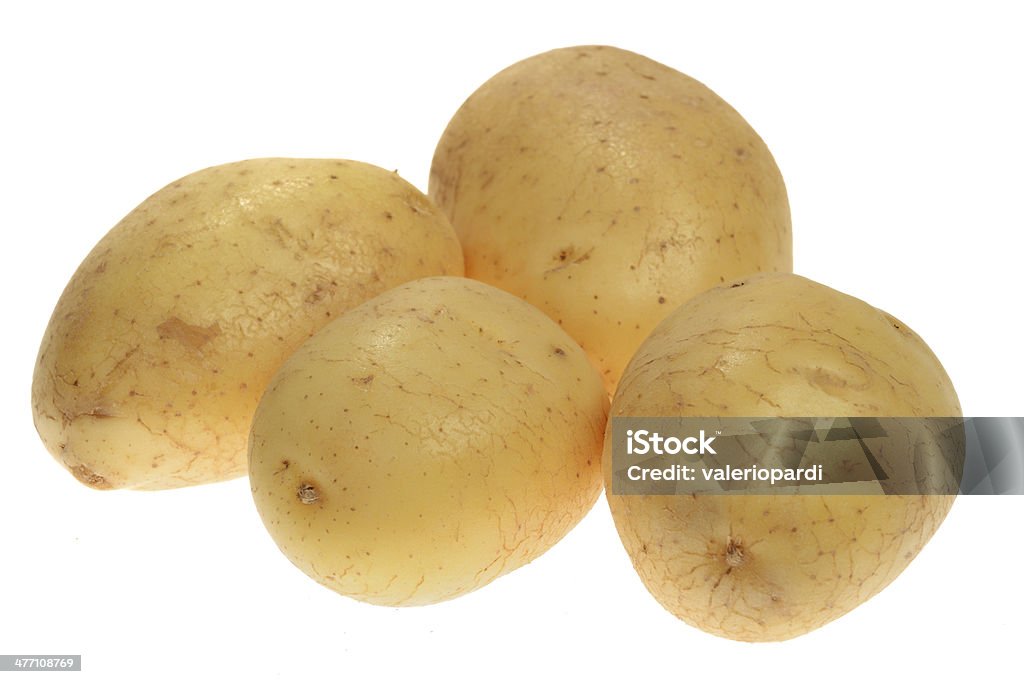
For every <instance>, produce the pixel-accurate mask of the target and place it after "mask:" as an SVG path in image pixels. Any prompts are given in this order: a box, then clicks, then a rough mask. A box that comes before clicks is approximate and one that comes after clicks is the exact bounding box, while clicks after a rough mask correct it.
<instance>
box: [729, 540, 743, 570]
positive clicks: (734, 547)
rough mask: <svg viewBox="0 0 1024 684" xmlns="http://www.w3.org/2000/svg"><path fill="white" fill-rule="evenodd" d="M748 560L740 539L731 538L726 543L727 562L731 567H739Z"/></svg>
mask: <svg viewBox="0 0 1024 684" xmlns="http://www.w3.org/2000/svg"><path fill="white" fill-rule="evenodd" d="M745 562H746V555H745V552H744V550H743V545H742V544H741V543H740V541H739V540H738V539H732V538H731V537H730V538H729V542H728V543H727V544H726V545H725V564H726V565H728V566H729V567H730V568H738V567H740V566H741V565H743V564H744V563H745Z"/></svg>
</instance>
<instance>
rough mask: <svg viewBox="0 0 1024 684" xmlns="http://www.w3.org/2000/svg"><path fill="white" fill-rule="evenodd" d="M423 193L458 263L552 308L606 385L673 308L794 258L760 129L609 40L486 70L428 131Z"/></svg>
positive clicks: (694, 85)
mask: <svg viewBox="0 0 1024 684" xmlns="http://www.w3.org/2000/svg"><path fill="white" fill-rule="evenodd" d="M430 196H431V197H432V198H433V199H434V200H435V201H436V202H437V204H438V206H440V207H441V208H442V209H443V210H444V211H445V212H446V213H447V214H448V216H449V217H450V218H451V220H452V223H453V224H454V225H455V229H456V231H458V234H459V239H460V240H461V241H462V245H463V249H464V251H465V254H466V275H468V276H469V277H471V278H476V279H479V280H482V281H484V282H487V283H491V284H493V285H496V286H498V287H501V288H503V289H505V290H508V291H509V292H512V293H513V294H517V295H519V296H521V297H523V298H525V299H526V300H527V301H529V302H531V303H533V304H534V305H536V306H538V307H539V308H541V309H542V310H543V311H545V312H546V313H547V314H548V315H549V316H551V317H552V318H554V319H555V320H556V321H558V322H559V323H560V324H561V325H562V326H563V327H564V328H565V329H566V330H567V331H569V333H570V334H571V335H572V336H573V337H574V338H575V339H576V341H577V342H579V343H580V344H581V345H582V346H583V348H584V349H585V350H586V351H587V353H588V354H589V355H590V357H591V359H592V360H593V361H594V363H595V365H596V366H597V367H598V369H599V370H600V371H601V373H602V375H603V376H604V379H605V384H606V386H607V387H608V389H609V391H611V390H613V389H614V388H615V384H616V383H617V382H618V379H619V375H620V374H621V373H622V369H623V368H624V367H625V365H626V363H627V362H628V361H629V358H630V357H631V356H632V355H633V352H634V351H636V348H637V347H638V346H639V345H640V343H641V341H643V339H644V338H645V337H647V335H648V333H650V331H651V330H652V329H653V328H654V326H655V325H656V324H657V323H658V322H659V321H660V320H661V319H662V318H663V317H664V316H666V315H667V314H668V313H669V312H670V311H672V310H673V309H674V308H675V307H677V306H679V305H680V304H682V303H683V302H684V301H686V300H687V299H689V298H690V297H692V296H693V295H695V294H697V293H698V292H701V291H702V290H705V289H707V288H709V287H713V286H715V285H718V284H720V283H722V282H724V281H726V280H732V279H733V278H736V277H739V276H743V275H745V274H748V273H753V272H758V271H790V270H792V267H793V262H792V236H791V229H790V217H789V204H788V201H787V199H786V189H785V185H784V184H783V181H782V176H781V174H780V173H779V169H778V168H777V167H776V165H775V161H774V159H773V158H772V155H771V153H770V152H769V151H768V148H767V147H766V146H765V144H764V142H763V141H762V140H761V138H760V137H758V135H757V133H756V132H755V131H754V130H753V129H752V128H751V127H750V125H748V124H747V122H746V121H744V120H743V118H742V117H741V116H740V115H739V114H738V113H737V112H736V111H735V110H734V109H733V108H732V107H730V106H729V105H728V104H727V103H726V102H725V101H724V100H722V98H720V97H718V96H717V95H716V94H715V93H713V92H712V91H711V90H710V89H708V88H707V87H706V86H704V85H703V84H701V83H699V82H697V81H695V80H694V79H692V78H690V77H689V76H686V75H684V74H681V73H679V72H678V71H675V70H674V69H671V68H669V67H667V66H665V65H663V64H659V63H657V62H655V61H653V60H650V59H647V58H646V57H643V56H641V55H638V54H635V53H632V52H627V51H625V50H619V49H616V48H612V47H602V46H584V47H573V48H565V49H560V50H552V51H551V52H545V53H543V54H540V55H537V56H534V57H531V58H529V59H526V60H524V61H522V62H519V63H517V64H514V65H513V66H510V67H509V68H507V69H505V70H504V71H502V72H501V73H499V74H497V75H496V76H494V77H493V78H491V79H490V80H489V81H487V82H486V83H485V84H484V85H482V86H481V87H480V88H479V89H478V90H477V91H476V92H474V93H473V94H472V95H471V96H470V97H469V99H468V100H466V102H465V103H464V104H463V105H462V107H461V108H460V109H459V110H458V112H456V114H455V116H454V117H453V118H452V120H451V122H450V123H449V124H448V127H447V130H445V132H444V135H443V136H442V137H441V140H440V142H439V143H438V145H437V151H436V152H435V154H434V160H433V165H432V167H431V174H430Z"/></svg>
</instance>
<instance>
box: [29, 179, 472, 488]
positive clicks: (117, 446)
mask: <svg viewBox="0 0 1024 684" xmlns="http://www.w3.org/2000/svg"><path fill="white" fill-rule="evenodd" d="M461 273H462V254H461V249H460V247H459V244H458V240H457V238H456V236H455V233H454V231H453V230H452V227H451V225H450V224H449V223H448V221H447V219H445V217H444V216H443V214H441V212H440V211H438V210H437V209H436V208H435V207H434V206H433V204H432V203H431V202H430V201H429V200H428V199H427V198H426V197H425V196H424V195H423V194H421V193H420V192H419V191H418V190H416V189H415V188H414V187H412V186H411V185H409V184H408V183H406V182H405V181H403V180H402V179H401V178H399V177H398V175H397V174H395V173H391V172H388V171H385V170H383V169H379V168H377V167H375V166H370V165H368V164H362V163H359V162H352V161H341V160H320V159H256V160H251V161H244V162H238V163H235V164H226V165H224V166H216V167H213V168H209V169H206V170H203V171H199V172H198V173H194V174H192V175H189V176H186V177H184V178H182V179H181V180H178V181H176V182H174V183H172V184H170V185H168V186H167V187H165V188H163V189H162V190H160V191H159V192H157V193H156V194H154V195H153V196H151V197H150V198H149V199H147V200H146V201H145V202H143V203H142V204H141V205H140V206H139V207H137V208H136V209H135V210H134V211H132V212H131V213H130V214H129V215H128V216H127V217H125V218H124V219H123V220H122V221H121V222H120V223H119V224H118V225H117V226H115V227H114V228H113V229H112V230H111V231H110V232H109V233H107V235H106V236H105V237H104V238H103V239H102V240H101V241H100V242H99V244H97V245H96V247H95V248H94V249H93V250H92V252H90V254H89V255H88V256H87V257H86V258H85V261H83V262H82V265H81V266H79V268H78V270H77V271H76V272H75V274H74V276H73V277H72V278H71V282H70V283H68V285H67V288H66V289H65V290H64V294H63V295H62V296H61V298H60V301H59V302H58V303H57V307H56V309H55V310H54V312H53V316H52V318H51V319H50V323H49V327H48V328H47V329H46V333H45V335H44V336H43V341H42V345H41V347H40V349H39V356H38V359H37V361H36V367H35V376H34V378H33V382H32V412H33V417H34V419H35V424H36V429H37V430H38V431H39V435H40V436H41V437H42V439H43V442H44V443H45V445H46V447H47V449H49V451H50V452H51V453H52V454H53V455H54V456H55V457H56V458H57V460H58V461H60V463H62V464H63V465H64V466H65V467H66V468H67V469H68V470H70V471H71V473H72V474H74V476H75V477H77V478H78V479H79V480H80V481H82V482H84V483H85V484H87V485H89V486H91V487H95V488H97V489H112V488H134V489H163V488H169V487H179V486H182V485H190V484H198V483H202V482H212V481H216V480H223V479H227V478H231V477H235V476H238V475H241V474H243V473H244V472H245V454H246V438H247V437H248V434H249V427H250V423H251V421H252V414H253V411H254V410H255V408H256V404H257V403H258V401H259V398H260V395H261V394H262V393H263V390H264V388H265V387H266V383H267V381H268V380H269V379H270V377H271V376H272V375H273V373H274V371H276V370H277V367H278V366H279V365H280V364H281V362H282V361H283V360H284V359H285V358H286V357H287V356H288V355H289V354H290V353H291V352H292V351H294V350H295V348H296V347H298V346H299V344H300V343H301V342H303V341H304V340H305V339H306V338H307V337H309V336H310V335H311V334H312V333H314V332H315V331H316V330H318V329H319V328H320V327H321V326H323V325H324V324H325V323H327V322H328V321H329V320H331V319H332V318H333V317H334V316H336V315H338V314H340V313H342V312H343V311H345V310H347V309H349V308H351V307H353V306H355V305H356V304H359V303H361V302H363V301H365V300H367V299H369V298H371V297H373V296H375V295H377V294H379V293H381V292H383V291H384V290H386V289H388V288H389V287H393V286H395V285H398V284H399V283H403V282H406V281H408V280H412V279H415V278H419V277H422V276H427V275H443V274H452V275H460V274H461Z"/></svg>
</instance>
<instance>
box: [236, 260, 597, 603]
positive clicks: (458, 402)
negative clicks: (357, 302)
mask: <svg viewBox="0 0 1024 684" xmlns="http://www.w3.org/2000/svg"><path fill="white" fill-rule="evenodd" d="M607 411H608V397H607V395H606V393H605V391H604V387H603V385H602V383H601V379H600V376H599V375H598V373H597V371H596V370H595V369H594V368H593V367H592V366H591V365H590V363H589V360H588V359H587V357H586V354H585V353H584V352H583V350H582V349H580V348H579V346H578V345H576V343H575V342H573V340H572V339H571V338H570V337H569V336H568V335H567V334H566V333H565V331H563V330H562V329H560V328H559V327H558V326H557V325H555V323H554V322H553V321H551V320H550V319H548V318H547V317H546V316H544V315H543V314H542V313H541V312H540V311H538V310H537V309H535V308H534V307H532V306H530V305H529V304H527V303H526V302H523V301H522V300H520V299H517V298H515V297H513V296H512V295H509V294H507V293H505V292H502V291H501V290H498V289H496V288H493V287H490V286H488V285H485V284H483V283H479V282H475V281H472V280H468V279H464V278H428V279H424V280H420V281H416V282H412V283H407V284H405V285H402V286H400V287H398V288H395V289H394V290H391V291H389V292H387V293H385V294H383V295H381V296H380V297H377V298H376V299H373V300H371V301H369V302H367V303H365V304H363V305H362V306H359V307H357V308H356V309H353V310H352V311H350V312H348V313H347V314H345V315H344V316H342V317H341V318H339V319H338V320H336V321H335V322H334V323H331V324H330V325H328V326H327V327H325V328H324V329H323V330H321V331H320V332H319V333H318V334H316V335H315V336H314V337H312V338H311V339H310V340H309V341H308V342H307V343H306V344H304V345H303V346H302V347H301V348H300V349H299V350H298V351H297V352H296V353H295V355H293V356H292V357H291V358H290V359H289V360H288V361H287V362H286V363H285V365H284V366H283V367H282V368H281V370H280V372H279V373H278V374H277V376H276V378H275V379H274V380H273V381H272V382H271V385H270V387H269V388H268V390H267V394H266V396H265V397H264V398H263V401H262V402H261V403H260V406H259V409H258V410H257V412H256V417H255V419H254V421H253V428H252V436H251V439H250V452H249V466H250V482H251V485H252V492H253V498H254V500H255V502H256V507H257V509H258V510H259V513H260V516H261V517H262V519H263V522H264V524H265V525H266V527H267V529H268V530H269V532H270V534H271V536H272V537H273V538H274V540H275V541H276V542H277V544H278V546H279V547H280V548H281V550H282V551H283V552H284V554H285V555H286V556H287V557H288V558H289V559H290V560H291V561H292V562H293V563H294V564H295V565H296V566H298V567H299V568H301V569H302V570H303V571H304V572H305V573H306V574H308V575H309V576H310V577H312V578H313V579H315V580H317V581H318V582H320V583H321V584H323V585H325V586H327V587H329V588H331V589H333V590H334V591H337V592H339V593H341V594H344V595H346V596H350V597H353V598H356V599H359V600H362V601H366V602H370V603H376V604H382V605H391V606H408V605H422V604H428V603H435V602H438V601H443V600H446V599H450V598H454V597H456V596H459V595H461V594H465V593H466V592H469V591H473V590H474V589H477V588H479V587H482V586H484V585H485V584H487V583H488V582H490V581H492V580H493V579H495V578H496V577H499V576H501V575H503V574H505V573H507V572H510V571H512V570H514V569H515V568H517V567H519V566H521V565H524V564H526V563H528V562H530V561H531V560H533V559H534V558H536V557H537V556H539V555H540V554H542V553H543V552H544V551H546V550H547V549H548V548H550V547H551V546H552V545H553V544H554V543H555V542H557V541H558V540H559V539H561V538H562V536H564V535H565V534H566V533H567V532H568V531H569V530H570V529H571V528H572V527H573V526H574V525H575V524H576V523H577V522H579V520H580V519H582V518H583V516H584V514H586V512H587V511H588V510H590V508H591V506H593V504H594V502H595V501H596V500H597V497H598V495H599V493H600V491H601V468H600V457H601V444H602V439H603V435H604V424H605V420H606V419H607Z"/></svg>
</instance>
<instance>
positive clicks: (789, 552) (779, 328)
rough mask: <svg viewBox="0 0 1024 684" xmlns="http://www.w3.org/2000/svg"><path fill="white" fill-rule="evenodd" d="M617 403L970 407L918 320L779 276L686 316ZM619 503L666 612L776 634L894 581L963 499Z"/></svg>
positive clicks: (679, 316) (839, 610)
mask: <svg viewBox="0 0 1024 684" xmlns="http://www.w3.org/2000/svg"><path fill="white" fill-rule="evenodd" d="M611 414H612V416H613V417H616V416H737V417H739V416H751V417H755V416H779V417H795V416H851V417H853V416H908V417H909V416H917V417H929V416H959V415H960V404H959V402H958V400H957V396H956V393H955V391H954V390H953V386H952V384H951V383H950V380H949V378H948V377H947V376H946V373H945V371H944V370H943V368H942V366H941V364H940V363H939V361H938V360H937V359H936V358H935V355H934V354H933V353H932V352H931V350H929V348H928V347H927V346H926V345H925V343H924V342H923V341H922V340H921V338H920V337H918V336H917V335H916V334H914V332H913V331H911V330H910V328H908V327H907V326H906V325H904V324H903V323H901V322H900V321H898V320H896V319H895V318H893V317H892V316H890V315H888V314H886V313H885V312H883V311H880V310H878V309H875V308H873V307H871V306H869V305H868V304H865V303H864V302H862V301H860V300H858V299H854V298H853V297H850V296H847V295H845V294H842V293H840V292H837V291H835V290H832V289H829V288H827V287H825V286H823V285H819V284H817V283H815V282H812V281H810V280H807V279H804V278H801V277H799V276H795V275H782V274H775V275H762V276H759V277H755V278H751V279H747V280H746V281H745V282H744V281H738V282H736V283H734V284H732V285H731V286H729V287H719V288H715V289H713V290H711V291H708V292H705V293H704V294H701V295H699V296H697V297H695V298H694V299H693V300H691V301H690V302H689V303H687V304H685V305H683V306H682V307H680V308H679V309H678V310H676V311H675V312H673V313H672V314H671V315H670V316H669V317H668V318H666V319H665V321H664V322H662V324H661V325H659V326H658V328H657V329H655V331H654V332H653V333H652V334H651V336H650V338H648V339H647V340H646V341H645V342H644V343H643V345H642V346H641V347H640V349H639V350H638V351H637V353H636V356H635V357H634V358H633V359H632V361H631V362H630V364H629V367H628V368H627V369H626V372H625V373H624V374H623V378H622V382H621V383H620V384H619V387H618V390H617V392H616V394H615V398H614V400H613V401H612V412H611ZM609 437H610V430H609V432H608V433H607V434H606V440H605V452H604V462H605V475H606V482H608V481H609V480H608V478H609V476H610V472H611V471H610V466H611V463H610V462H611V440H610V439H609ZM912 457H913V456H912V454H911V453H908V454H907V458H912ZM608 502H609V504H610V506H611V510H612V515H613V517H614V519H615V524H616V527H617V528H618V531H619V536H620V537H621V539H622V543H623V544H624V546H625V547H626V550H627V551H628V552H629V555H630V557H631V559H632V561H633V565H634V567H635V568H636V571H637V573H638V574H639V575H640V578H641V579H642V580H643V582H644V584H645V585H646V586H647V588H648V589H649V590H650V592H651V593H652V594H653V595H654V597H655V598H656V599H657V600H658V601H659V602H661V604H662V605H663V606H664V607H665V608H667V609H668V610H669V611H671V612H672V613H674V614H675V615H676V616H677V617H679V618H681V619H683V620H685V621H686V622H688V623H690V624H691V625H695V626H697V627H699V628H701V629H703V630H705V631H708V632H711V633H713V634H718V635H721V636H725V637H729V638H732V639H739V640H743V641H773V640H782V639H788V638H791V637H794V636H797V635H800V634H803V633H805V632H809V631H811V630H813V629H816V628H818V627H820V626H822V625H824V624H825V623H827V622H829V621H831V620H833V619H835V618H837V617H839V616H840V615H843V614H844V613H846V612H847V611H849V610H851V609H853V608H854V607H856V606H857V605H859V604H860V603H862V602H863V601H866V600H867V599H868V598H870V597H871V596H873V595H875V594H876V593H878V592H879V591H881V590H882V589H883V588H884V587H885V586H886V585H888V584H889V583H890V582H891V581H892V580H893V579H895V578H896V576H897V575H899V574H900V573H901V572H902V571H903V569H904V568H906V567H907V565H908V564H909V563H910V561H911V560H912V559H913V558H914V557H915V556H916V555H917V553H918V552H919V551H920V550H921V548H922V547H923V546H924V544H925V543H926V542H927V541H928V539H929V538H930V537H931V536H932V534H933V533H934V532H935V530H936V528H938V526H939V524H940V523H941V522H942V520H943V518H944V517H945V515H946V513H947V512H948V510H949V508H950V506H951V505H952V502H953V497H952V496H942V495H886V496H882V495H876V496H872V495H849V494H837V495H805V494H801V495H785V494H776V495H714V494H702V495H701V494H698V495H691V496H647V495H640V496H637V495H611V494H610V493H609V496H608Z"/></svg>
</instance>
